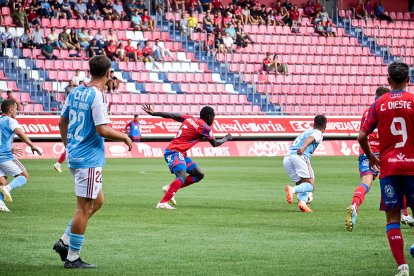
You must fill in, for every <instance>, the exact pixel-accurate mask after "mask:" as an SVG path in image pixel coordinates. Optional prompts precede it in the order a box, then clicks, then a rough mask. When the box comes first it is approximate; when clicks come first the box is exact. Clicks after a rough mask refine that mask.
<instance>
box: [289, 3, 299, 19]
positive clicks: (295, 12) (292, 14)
mask: <svg viewBox="0 0 414 276" xmlns="http://www.w3.org/2000/svg"><path fill="white" fill-rule="evenodd" d="M289 14H290V18H292V21H293V22H296V23H297V22H298V21H299V18H300V13H299V9H298V5H295V6H293V9H291V10H290V11H289Z"/></svg>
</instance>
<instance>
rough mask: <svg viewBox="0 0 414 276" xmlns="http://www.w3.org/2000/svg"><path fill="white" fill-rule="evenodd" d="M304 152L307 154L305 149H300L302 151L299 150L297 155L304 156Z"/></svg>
mask: <svg viewBox="0 0 414 276" xmlns="http://www.w3.org/2000/svg"><path fill="white" fill-rule="evenodd" d="M304 152H305V149H304V148H300V149H298V150H297V151H296V153H297V154H298V155H302V154H303V153H304Z"/></svg>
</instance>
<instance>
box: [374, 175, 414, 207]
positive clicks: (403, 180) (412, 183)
mask: <svg viewBox="0 0 414 276" xmlns="http://www.w3.org/2000/svg"><path fill="white" fill-rule="evenodd" d="M380 185H381V205H380V210H382V211H397V210H401V209H404V196H405V198H406V203H407V207H413V206H414V204H413V203H414V176H412V175H390V176H387V177H384V178H381V179H380Z"/></svg>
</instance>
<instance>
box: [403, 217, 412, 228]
mask: <svg viewBox="0 0 414 276" xmlns="http://www.w3.org/2000/svg"><path fill="white" fill-rule="evenodd" d="M401 223H402V224H405V225H408V226H410V227H413V226H414V219H413V218H412V217H411V216H409V215H408V216H404V215H402V216H401Z"/></svg>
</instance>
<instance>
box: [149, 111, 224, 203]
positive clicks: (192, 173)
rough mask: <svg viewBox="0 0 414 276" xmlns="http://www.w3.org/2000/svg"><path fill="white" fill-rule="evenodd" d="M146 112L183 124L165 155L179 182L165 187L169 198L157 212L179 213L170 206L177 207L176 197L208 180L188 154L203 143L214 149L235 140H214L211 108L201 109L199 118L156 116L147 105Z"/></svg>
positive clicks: (160, 114)
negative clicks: (167, 210)
mask: <svg viewBox="0 0 414 276" xmlns="http://www.w3.org/2000/svg"><path fill="white" fill-rule="evenodd" d="M142 109H143V110H144V111H145V112H147V113H148V114H149V115H151V116H159V117H163V118H171V119H173V120H175V121H177V122H180V123H182V125H181V127H180V129H179V130H178V132H177V135H176V136H175V137H174V139H173V140H172V141H171V143H170V144H169V145H168V147H167V148H166V149H165V151H164V158H165V161H166V162H167V164H168V167H169V168H170V171H171V173H173V174H175V176H176V178H175V179H174V181H173V182H172V183H171V184H170V185H166V186H164V187H163V190H164V192H165V195H164V197H163V198H162V199H161V201H160V202H159V203H158V204H157V208H160V209H175V208H174V207H172V206H171V205H170V204H168V202H170V203H172V204H173V205H175V204H176V201H175V198H174V195H175V193H176V192H177V191H178V190H179V189H181V188H184V187H187V186H189V185H191V184H193V183H196V182H199V181H200V180H201V179H203V178H204V173H203V171H202V170H201V169H200V167H199V166H198V165H197V163H195V162H194V161H193V160H191V158H189V157H187V150H189V149H190V148H192V147H193V146H194V145H195V144H197V143H198V142H199V141H201V140H207V141H209V142H210V144H211V145H212V146H213V147H218V146H220V145H222V144H224V143H225V142H227V141H229V140H231V138H232V137H231V135H230V134H227V135H226V136H224V137H223V138H221V139H216V138H215V137H214V136H213V131H212V128H211V125H212V124H213V122H214V117H215V113H214V109H213V108H211V107H210V106H205V107H203V108H202V109H201V111H200V117H199V118H196V117H192V116H186V115H181V114H178V113H167V112H154V111H153V110H152V108H151V106H150V105H144V106H143V108H142ZM187 174H188V175H187Z"/></svg>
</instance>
